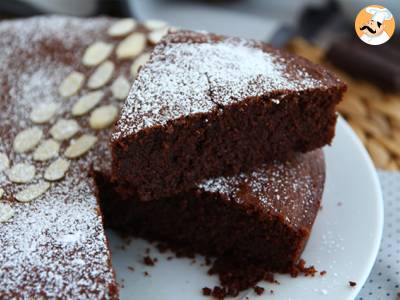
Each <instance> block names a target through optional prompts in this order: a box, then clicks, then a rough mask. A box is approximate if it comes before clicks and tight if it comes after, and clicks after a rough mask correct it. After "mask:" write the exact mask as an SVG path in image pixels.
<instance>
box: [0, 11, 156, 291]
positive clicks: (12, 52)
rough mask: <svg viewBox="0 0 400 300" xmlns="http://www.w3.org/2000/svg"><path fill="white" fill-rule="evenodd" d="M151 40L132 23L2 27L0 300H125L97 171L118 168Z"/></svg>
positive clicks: (55, 21) (46, 22) (54, 20)
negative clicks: (114, 164) (119, 121)
mask: <svg viewBox="0 0 400 300" xmlns="http://www.w3.org/2000/svg"><path fill="white" fill-rule="evenodd" d="M148 33H150V30H149V29H148V28H145V27H144V26H142V25H140V24H137V23H136V22H135V21H134V20H131V19H126V20H119V21H117V20H112V19H107V18H96V19H85V20H83V19H78V18H68V17H58V16H54V17H35V18H30V19H24V20H16V21H2V22H0V49H1V51H0V61H1V64H0V87H1V92H0V245H1V251H0V282H1V284H0V298H1V299H117V298H118V291H117V284H116V281H115V278H114V273H113V270H112V267H111V263H110V252H109V249H108V245H107V239H106V236H105V234H104V230H103V220H102V216H101V214H100V208H99V205H98V202H97V199H96V196H95V191H96V187H95V183H94V180H93V179H92V178H91V177H90V176H89V171H90V169H91V167H92V168H94V169H105V170H107V169H109V168H110V161H111V155H110V151H109V149H108V142H109V139H110V136H111V131H110V129H109V128H110V126H111V125H112V124H113V122H114V120H115V119H116V117H117V114H118V111H119V108H120V106H121V103H122V101H120V99H125V98H126V97H127V95H128V92H129V88H130V82H131V81H133V76H134V75H135V72H136V69H137V68H138V66H140V64H141V63H143V62H144V61H145V60H144V58H145V57H147V56H148V54H147V51H149V50H150V49H151V46H150V44H149V43H148V42H147V38H148V36H149V35H148ZM153 40H154V38H153ZM132 44H134V45H132ZM143 53H145V54H143Z"/></svg>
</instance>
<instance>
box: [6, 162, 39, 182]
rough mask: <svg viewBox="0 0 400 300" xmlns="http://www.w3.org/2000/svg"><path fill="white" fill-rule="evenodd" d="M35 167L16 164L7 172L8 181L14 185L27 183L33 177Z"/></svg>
mask: <svg viewBox="0 0 400 300" xmlns="http://www.w3.org/2000/svg"><path fill="white" fill-rule="evenodd" d="M35 173H36V170H35V167H34V166H32V165H30V164H27V163H18V164H16V165H14V166H13V167H12V168H11V169H10V170H8V172H7V175H8V179H10V181H12V182H15V183H27V182H30V181H31V180H32V179H33V177H35Z"/></svg>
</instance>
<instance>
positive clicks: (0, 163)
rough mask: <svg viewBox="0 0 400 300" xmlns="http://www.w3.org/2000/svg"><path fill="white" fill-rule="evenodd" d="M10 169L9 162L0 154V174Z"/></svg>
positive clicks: (3, 154) (4, 155)
mask: <svg viewBox="0 0 400 300" xmlns="http://www.w3.org/2000/svg"><path fill="white" fill-rule="evenodd" d="M9 167H10V160H9V159H8V157H7V155H6V154H5V153H0V172H1V171H4V170H6V169H8V168H9Z"/></svg>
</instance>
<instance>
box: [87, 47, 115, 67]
mask: <svg viewBox="0 0 400 300" xmlns="http://www.w3.org/2000/svg"><path fill="white" fill-rule="evenodd" d="M113 48H114V45H113V44H108V43H104V42H94V43H93V44H91V45H90V46H89V47H88V48H87V49H86V51H85V54H84V55H83V59H82V62H83V64H84V65H85V66H89V67H93V66H97V65H98V64H100V63H101V62H103V61H105V60H106V59H107V58H108V57H109V56H110V55H111V52H112V51H113Z"/></svg>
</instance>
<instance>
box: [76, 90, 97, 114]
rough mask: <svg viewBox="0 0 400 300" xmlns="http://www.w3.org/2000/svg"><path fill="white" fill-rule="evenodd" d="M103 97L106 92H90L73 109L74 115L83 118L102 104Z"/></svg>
mask: <svg viewBox="0 0 400 300" xmlns="http://www.w3.org/2000/svg"><path fill="white" fill-rule="evenodd" d="M103 96H104V92H102V91H95V92H90V93H88V94H86V95H83V96H82V97H80V98H79V99H78V101H76V103H75V104H74V106H73V107H72V115H73V116H82V115H84V114H86V113H87V112H89V111H90V110H91V109H92V108H93V107H95V106H96V105H97V104H98V103H99V102H100V100H101V99H102V98H103Z"/></svg>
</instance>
